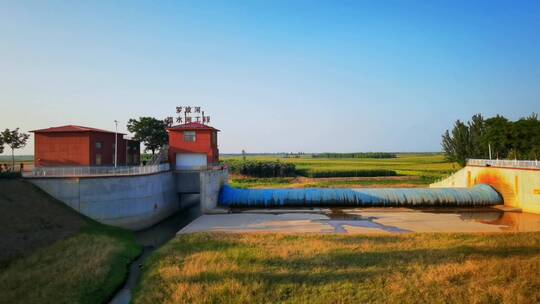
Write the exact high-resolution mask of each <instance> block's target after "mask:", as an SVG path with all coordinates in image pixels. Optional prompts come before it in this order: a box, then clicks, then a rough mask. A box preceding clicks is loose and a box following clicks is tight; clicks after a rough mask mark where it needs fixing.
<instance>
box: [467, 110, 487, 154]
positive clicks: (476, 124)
mask: <svg viewBox="0 0 540 304" xmlns="http://www.w3.org/2000/svg"><path fill="white" fill-rule="evenodd" d="M468 126H469V142H468V150H469V157H476V158H487V157H488V154H489V152H488V146H487V145H486V144H485V143H484V142H483V138H484V133H485V122H484V118H483V117H482V114H476V115H473V117H472V119H471V121H470V122H468Z"/></svg>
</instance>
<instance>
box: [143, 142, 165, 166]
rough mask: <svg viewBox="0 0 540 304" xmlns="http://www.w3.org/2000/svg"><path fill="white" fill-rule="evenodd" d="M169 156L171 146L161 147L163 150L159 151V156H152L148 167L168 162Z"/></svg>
mask: <svg viewBox="0 0 540 304" xmlns="http://www.w3.org/2000/svg"><path fill="white" fill-rule="evenodd" d="M168 154H169V146H168V145H164V146H163V147H161V149H159V151H158V153H157V154H154V155H153V156H152V158H151V159H150V160H149V161H148V163H147V164H146V165H147V166H154V165H159V164H160V163H161V162H163V161H166V160H167V156H168Z"/></svg>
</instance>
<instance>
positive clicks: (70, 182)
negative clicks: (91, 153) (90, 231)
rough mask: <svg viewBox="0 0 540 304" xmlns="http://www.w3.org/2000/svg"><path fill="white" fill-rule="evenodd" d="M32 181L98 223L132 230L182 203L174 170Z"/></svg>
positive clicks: (153, 222)
mask: <svg viewBox="0 0 540 304" xmlns="http://www.w3.org/2000/svg"><path fill="white" fill-rule="evenodd" d="M29 181H30V182H32V183H33V184H35V185H37V186H38V187H40V188H41V189H43V190H44V191H45V192H47V193H49V194H50V195H52V196H53V197H55V198H57V199H59V200H60V201H63V202H64V203H66V204H67V205H68V206H70V207H71V208H73V209H75V210H77V211H79V212H80V213H82V214H84V215H86V216H88V217H90V218H92V219H94V220H97V221H98V222H101V223H104V224H108V225H113V226H118V227H122V228H126V229H131V230H140V229H144V228H147V227H150V226H152V225H153V224H155V223H157V222H159V221H161V220H162V219H164V218H166V217H168V216H170V215H172V214H173V213H175V212H176V211H178V209H179V206H180V203H179V199H178V195H177V192H176V186H175V182H174V176H173V173H172V172H162V173H157V174H151V175H138V176H118V177H97V178H92V177H87V178H82V177H81V178H30V179H29Z"/></svg>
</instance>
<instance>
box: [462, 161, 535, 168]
mask: <svg viewBox="0 0 540 304" xmlns="http://www.w3.org/2000/svg"><path fill="white" fill-rule="evenodd" d="M467 165H470V166H483V167H502V168H524V169H540V162H539V161H538V160H506V159H469V160H467Z"/></svg>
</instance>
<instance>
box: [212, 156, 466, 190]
mask: <svg viewBox="0 0 540 304" xmlns="http://www.w3.org/2000/svg"><path fill="white" fill-rule="evenodd" d="M240 158H241V156H224V157H222V159H240ZM247 159H254V160H279V161H282V162H290V163H293V164H295V165H296V168H297V169H298V170H306V171H314V172H317V171H324V172H329V171H333V172H340V171H354V170H378V169H386V170H394V171H396V172H397V173H398V174H399V175H400V176H402V177H407V178H406V179H394V178H391V177H389V178H382V179H381V178H373V179H365V180H358V179H356V180H355V179H349V180H342V179H337V180H329V179H324V181H322V180H321V181H318V180H317V179H309V180H306V179H295V178H266V179H264V178H247V179H246V178H244V177H240V176H231V180H230V182H231V185H232V186H235V187H239V188H264V187H272V188H288V187H294V188H299V187H318V188H324V187H382V186H385V187H422V186H427V185H429V184H430V183H432V182H434V181H436V180H437V179H440V178H442V177H444V176H447V175H450V174H451V173H453V172H455V171H457V170H458V169H459V168H460V167H459V166H458V165H457V164H455V163H451V162H448V161H447V160H445V158H444V156H443V155H442V154H435V153H417V154H397V158H391V159H359V158H333V159H332V158H311V157H309V156H305V157H300V158H285V157H279V156H269V155H262V156H248V157H247Z"/></svg>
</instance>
